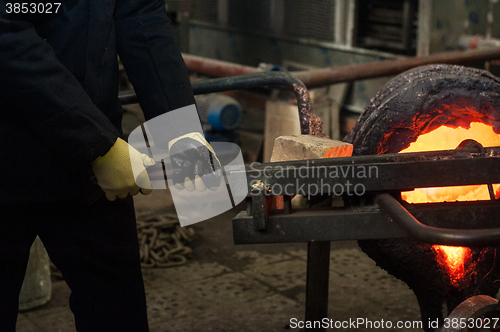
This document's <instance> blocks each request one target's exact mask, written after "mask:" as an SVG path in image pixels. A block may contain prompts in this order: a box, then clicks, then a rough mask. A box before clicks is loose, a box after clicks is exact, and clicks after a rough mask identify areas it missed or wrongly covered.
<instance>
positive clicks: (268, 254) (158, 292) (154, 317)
mask: <svg viewBox="0 0 500 332" xmlns="http://www.w3.org/2000/svg"><path fill="white" fill-rule="evenodd" d="M135 202H136V211H137V213H138V214H139V215H144V214H148V215H154V214H161V213H166V212H172V207H171V201H170V200H169V197H168V195H167V193H166V192H164V191H161V192H160V191H157V192H154V193H153V194H152V195H150V196H142V197H137V198H136V199H135ZM236 212H237V210H236V209H234V210H232V211H229V212H227V213H225V214H223V215H221V216H218V217H216V218H212V219H210V220H207V221H203V222H201V223H198V224H196V225H194V229H195V231H196V239H195V241H194V242H193V243H192V245H191V246H192V248H193V250H194V254H193V257H192V259H190V260H189V261H188V263H187V264H186V265H184V266H178V267H170V268H161V269H160V268H157V269H144V270H143V274H144V282H145V286H146V292H147V301H148V311H149V322H150V328H151V331H152V332H160V331H161V332H163V331H172V332H181V331H186V332H187V331H195V332H196V331H240V332H245V331H259V332H265V331H285V330H296V331H299V329H298V328H292V327H293V326H292V327H291V326H290V320H291V319H292V318H296V319H298V320H302V319H303V317H304V310H305V309H304V300H305V282H306V244H305V243H295V244H275V245H240V246H236V245H234V244H233V240H232V229H231V219H232V217H233V216H234V215H235V214H236ZM330 271H331V274H330V292H329V318H331V319H333V320H336V321H348V320H349V319H357V318H364V319H368V320H371V321H381V320H382V319H383V320H384V321H392V322H393V323H394V324H396V322H397V321H417V320H419V315H420V314H419V310H418V305H417V301H416V298H415V296H414V295H413V293H412V292H411V291H410V290H409V289H408V287H407V286H406V285H405V284H404V283H403V282H401V281H399V280H397V279H395V278H394V277H392V276H390V275H388V274H387V273H386V272H385V271H383V270H381V269H380V268H378V267H377V266H375V263H374V262H373V261H372V260H371V259H369V258H368V257H367V256H366V255H364V254H363V253H362V252H361V250H360V249H359V248H358V247H357V245H356V242H333V243H332V250H331V261H330ZM52 292H53V294H52V300H51V301H50V302H49V303H48V304H47V305H45V306H44V307H42V308H40V309H37V310H33V311H30V312H25V313H20V314H19V318H18V331H20V332H24V331H26V332H31V331H36V332H45V331H46V332H57V331H61V332H71V331H75V328H74V323H73V316H72V313H71V311H70V309H69V306H68V297H69V294H70V291H69V289H68V287H67V286H66V284H65V283H64V281H60V280H54V282H53V288H52ZM330 330H331V331H334V330H335V331H344V330H347V329H342V328H340V329H335V328H334V329H330ZM330 330H329V331H330ZM349 330H357V331H371V330H375V329H370V328H364V327H362V328H357V329H352V328H351V329H349ZM376 330H377V331H419V329H396V328H393V329H376Z"/></svg>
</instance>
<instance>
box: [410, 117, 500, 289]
mask: <svg viewBox="0 0 500 332" xmlns="http://www.w3.org/2000/svg"><path fill="white" fill-rule="evenodd" d="M469 138H471V139H474V140H476V141H478V142H479V143H481V144H482V145H483V146H485V147H487V146H500V135H498V134H496V133H495V132H494V131H493V128H492V127H491V126H488V125H485V124H483V123H479V122H473V123H471V125H470V128H469V129H466V128H451V127H446V126H441V127H439V128H438V129H436V130H434V131H432V132H430V133H427V134H423V135H420V136H419V137H418V139H417V140H416V141H415V142H413V143H412V144H410V146H409V147H408V148H407V149H404V150H402V151H401V152H419V151H436V150H452V149H455V148H456V147H457V146H458V145H459V144H460V143H461V142H462V141H463V140H465V139H469ZM499 187H500V185H493V189H494V190H495V193H497V194H496V195H495V196H497V197H498V188H499ZM401 197H402V198H403V199H404V200H405V201H407V202H408V203H428V202H454V201H477V200H488V199H490V197H489V194H488V188H487V186H486V185H474V186H461V187H441V188H419V189H415V190H414V191H407V192H402V193H401ZM432 250H433V251H434V252H435V253H436V259H437V260H438V262H439V263H440V264H441V265H442V266H444V268H445V271H446V272H447V274H448V275H449V278H450V281H451V284H452V285H454V286H457V287H458V286H459V281H460V280H461V279H462V278H463V277H464V276H465V274H466V265H468V262H469V261H470V259H471V252H470V249H469V248H465V247H449V246H439V245H434V246H432Z"/></svg>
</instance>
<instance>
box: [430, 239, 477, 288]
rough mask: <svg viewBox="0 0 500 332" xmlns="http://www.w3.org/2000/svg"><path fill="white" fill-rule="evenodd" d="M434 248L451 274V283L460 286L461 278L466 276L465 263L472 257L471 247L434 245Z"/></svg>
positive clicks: (440, 261) (440, 260)
mask: <svg viewBox="0 0 500 332" xmlns="http://www.w3.org/2000/svg"><path fill="white" fill-rule="evenodd" d="M432 250H433V251H434V252H435V253H436V258H437V260H438V262H439V263H441V264H442V265H443V266H444V267H445V270H446V271H447V272H448V275H449V276H450V281H451V284H452V285H454V286H459V283H460V279H462V278H463V277H464V276H465V265H466V263H468V260H470V259H471V254H470V249H469V248H467V247H449V246H439V245H433V246H432Z"/></svg>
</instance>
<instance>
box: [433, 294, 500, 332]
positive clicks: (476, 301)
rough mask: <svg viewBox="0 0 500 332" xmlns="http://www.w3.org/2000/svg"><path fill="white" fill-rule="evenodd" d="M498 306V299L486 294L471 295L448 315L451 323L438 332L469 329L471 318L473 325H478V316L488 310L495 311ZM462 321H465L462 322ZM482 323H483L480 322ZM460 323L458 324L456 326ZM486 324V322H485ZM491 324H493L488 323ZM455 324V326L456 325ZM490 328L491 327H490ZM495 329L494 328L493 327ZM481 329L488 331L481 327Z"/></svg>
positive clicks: (461, 331) (459, 331)
mask: <svg viewBox="0 0 500 332" xmlns="http://www.w3.org/2000/svg"><path fill="white" fill-rule="evenodd" d="M497 306H498V300H496V299H494V298H492V297H490V296H486V295H477V296H473V297H470V298H468V299H466V300H465V301H463V302H462V303H460V304H459V305H458V306H457V307H456V308H455V309H454V310H453V311H452V312H451V313H450V315H449V316H448V322H450V324H446V326H445V325H443V326H442V327H441V328H440V329H439V330H438V332H465V331H469V323H470V320H469V319H473V321H472V325H471V326H475V327H478V325H479V324H477V322H476V320H475V319H476V318H478V317H479V316H481V315H482V314H485V313H487V312H488V311H493V310H495V309H496V307H497ZM451 322H456V323H457V324H452V323H451ZM461 323H465V326H464V324H461ZM480 324H481V323H480ZM456 325H458V326H456ZM485 325H486V324H485ZM488 325H490V327H491V325H492V324H488ZM454 326H455V327H454ZM488 330H489V329H488ZM492 330H493V329H492ZM480 331H486V330H483V329H480Z"/></svg>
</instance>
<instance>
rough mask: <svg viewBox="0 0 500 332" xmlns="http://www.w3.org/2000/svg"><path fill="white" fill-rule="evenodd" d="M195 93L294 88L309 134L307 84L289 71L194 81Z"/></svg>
mask: <svg viewBox="0 0 500 332" xmlns="http://www.w3.org/2000/svg"><path fill="white" fill-rule="evenodd" d="M191 85H192V87H193V92H194V94H195V95H199V94H204V93H212V92H221V91H230V90H239V89H251V88H258V87H265V86H283V87H287V88H289V89H291V90H293V93H294V94H295V97H296V98H297V105H298V108H299V120H300V132H301V133H302V134H305V135H307V134H309V118H310V117H311V99H310V97H309V92H308V91H307V88H306V86H305V85H304V83H302V82H301V81H300V80H299V79H298V78H296V77H295V76H293V75H291V74H290V73H287V72H260V73H254V74H247V75H240V76H232V77H224V78H215V79H210V80H201V81H196V82H193V83H192V84H191Z"/></svg>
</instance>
